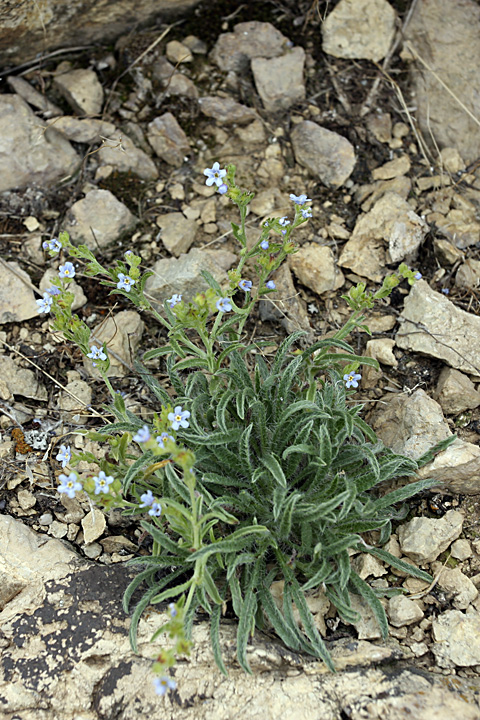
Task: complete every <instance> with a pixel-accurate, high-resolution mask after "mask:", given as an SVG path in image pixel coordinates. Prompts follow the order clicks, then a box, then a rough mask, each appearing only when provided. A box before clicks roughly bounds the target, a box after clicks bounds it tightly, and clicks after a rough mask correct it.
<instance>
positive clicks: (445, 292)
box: [442, 288, 450, 295]
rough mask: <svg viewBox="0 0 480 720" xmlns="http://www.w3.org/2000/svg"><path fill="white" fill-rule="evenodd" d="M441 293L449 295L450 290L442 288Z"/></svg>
mask: <svg viewBox="0 0 480 720" xmlns="http://www.w3.org/2000/svg"><path fill="white" fill-rule="evenodd" d="M442 293H443V294H444V295H450V290H449V289H448V288H442Z"/></svg>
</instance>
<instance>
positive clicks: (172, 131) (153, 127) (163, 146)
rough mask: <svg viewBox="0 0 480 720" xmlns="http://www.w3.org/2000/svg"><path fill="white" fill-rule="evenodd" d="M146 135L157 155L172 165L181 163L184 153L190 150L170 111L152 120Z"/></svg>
mask: <svg viewBox="0 0 480 720" xmlns="http://www.w3.org/2000/svg"><path fill="white" fill-rule="evenodd" d="M147 137H148V142H149V143H150V145H151V146H152V148H153V149H154V150H155V153H156V154H157V155H158V157H160V158H162V160H164V161H165V162H166V163H168V164H169V165H173V166H174V167H181V166H182V165H183V162H184V159H185V155H187V154H188V153H189V152H190V144H189V142H188V138H187V136H186V135H185V133H184V132H183V130H182V128H181V127H180V125H179V124H178V122H177V121H176V119H175V117H174V116H173V115H172V113H169V112H167V113H164V114H163V115H160V116H159V117H156V118H155V119H154V120H152V122H151V123H149V125H148V135H147Z"/></svg>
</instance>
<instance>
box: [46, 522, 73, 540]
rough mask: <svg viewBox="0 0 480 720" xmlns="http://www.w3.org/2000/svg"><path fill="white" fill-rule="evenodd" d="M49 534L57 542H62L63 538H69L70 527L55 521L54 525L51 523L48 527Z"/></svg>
mask: <svg viewBox="0 0 480 720" xmlns="http://www.w3.org/2000/svg"><path fill="white" fill-rule="evenodd" d="M48 534H49V535H51V536H52V537H54V538H57V540H60V539H61V538H64V537H66V536H67V534H68V527H67V526H66V525H65V524H64V523H61V522H58V520H54V521H53V522H52V523H50V525H49V527H48Z"/></svg>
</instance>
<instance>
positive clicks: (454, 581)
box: [432, 540, 478, 610]
mask: <svg viewBox="0 0 480 720" xmlns="http://www.w3.org/2000/svg"><path fill="white" fill-rule="evenodd" d="M456 542H458V540H457V541H456ZM432 572H433V573H434V575H435V577H437V575H438V586H439V587H441V588H442V590H445V591H446V592H447V593H448V594H449V595H450V596H451V597H453V607H455V608H456V609H457V610H466V608H468V606H469V605H470V603H472V602H473V601H474V600H475V599H476V598H477V596H478V590H477V588H476V587H475V585H474V584H473V582H472V581H471V580H470V578H468V577H467V576H466V575H464V574H463V573H462V571H461V570H459V568H448V567H444V566H443V564H442V563H439V562H437V563H434V564H433V565H432Z"/></svg>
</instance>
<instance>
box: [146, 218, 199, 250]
mask: <svg viewBox="0 0 480 720" xmlns="http://www.w3.org/2000/svg"><path fill="white" fill-rule="evenodd" d="M156 223H157V225H158V227H159V228H161V231H162V233H161V236H160V237H161V240H162V243H163V244H164V246H165V248H166V249H167V250H168V252H169V253H170V254H171V255H175V257H179V256H180V255H182V254H183V253H186V252H188V250H190V246H191V245H192V243H193V241H194V240H195V234H196V232H197V223H196V222H195V220H188V219H187V218H186V217H185V215H184V214H183V213H181V212H174V213H167V214H166V215H159V216H158V217H157V219H156Z"/></svg>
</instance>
